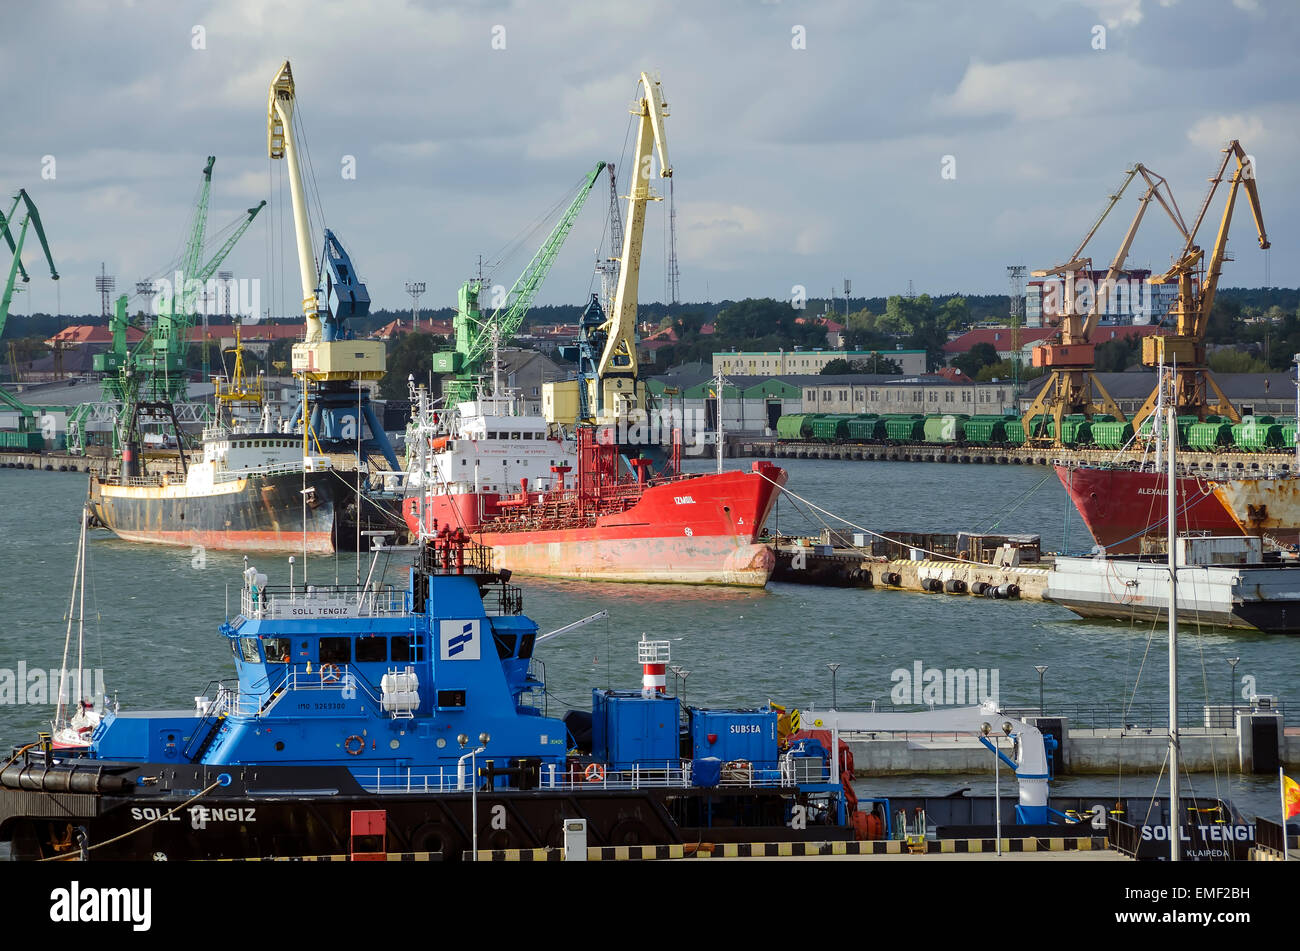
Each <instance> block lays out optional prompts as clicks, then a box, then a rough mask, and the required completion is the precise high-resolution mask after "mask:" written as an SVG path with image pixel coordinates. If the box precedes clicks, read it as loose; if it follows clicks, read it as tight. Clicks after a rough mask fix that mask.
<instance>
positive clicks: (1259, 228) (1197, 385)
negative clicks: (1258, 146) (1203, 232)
mask: <svg viewBox="0 0 1300 951" xmlns="http://www.w3.org/2000/svg"><path fill="white" fill-rule="evenodd" d="M1234 159H1235V160H1236V164H1235V166H1234V167H1233V170H1232V177H1231V179H1230V180H1229V182H1228V199H1227V201H1226V202H1225V204H1224V207H1223V217H1222V218H1221V219H1220V221H1219V232H1218V235H1217V236H1216V237H1215V241H1214V248H1213V250H1212V251H1211V252H1210V260H1209V263H1208V265H1207V263H1206V261H1205V252H1204V250H1202V249H1201V248H1200V247H1199V246H1197V244H1196V233H1197V232H1198V231H1199V230H1200V227H1201V222H1202V221H1204V220H1205V213H1206V212H1207V211H1208V210H1209V207H1210V201H1211V200H1212V199H1213V198H1214V193H1215V192H1216V191H1217V190H1218V188H1219V185H1221V184H1222V183H1223V178H1224V174H1225V173H1226V172H1227V170H1228V163H1229V162H1232V161H1233V160H1234ZM1243 186H1244V187H1245V189H1246V196H1247V198H1248V199H1249V201H1250V211H1251V214H1252V215H1253V216H1254V218H1255V232H1256V236H1257V237H1258V239H1259V246H1260V248H1261V250H1267V249H1268V247H1269V241H1268V232H1266V231H1265V230H1264V215H1263V212H1262V211H1261V210H1260V205H1259V190H1258V189H1257V188H1256V183H1255V168H1254V165H1253V163H1252V162H1251V158H1250V156H1249V155H1247V154H1246V151H1245V149H1243V148H1242V147H1241V143H1240V142H1239V141H1238V140H1237V139H1233V140H1232V141H1231V142H1229V143H1228V144H1227V146H1225V147H1224V149H1223V160H1222V161H1221V162H1220V163H1219V168H1218V171H1217V172H1216V173H1215V174H1214V177H1213V178H1211V179H1210V188H1209V191H1207V192H1206V194H1205V200H1204V201H1202V202H1201V210H1200V212H1199V213H1198V214H1197V216H1196V221H1195V222H1194V223H1193V224H1192V227H1191V229H1190V230H1189V231H1187V233H1186V241H1185V243H1184V245H1183V250H1182V254H1181V256H1180V257H1179V259H1178V260H1177V261H1175V262H1174V264H1173V266H1172V267H1171V268H1170V269H1169V270H1167V271H1165V273H1163V274H1156V275H1153V276H1152V277H1151V278H1149V279H1148V282H1149V283H1151V284H1168V283H1173V282H1176V283H1177V285H1178V297H1177V299H1176V300H1175V301H1174V303H1173V306H1172V307H1170V309H1169V313H1170V316H1171V317H1173V319H1174V332H1173V333H1172V334H1168V335H1166V336H1158V337H1157V336H1152V337H1145V338H1144V339H1143V340H1142V363H1143V364H1144V365H1146V366H1149V367H1159V366H1165V367H1169V368H1171V369H1172V372H1173V377H1174V380H1173V383H1174V393H1173V400H1174V407H1175V410H1176V412H1177V413H1178V415H1180V416H1182V415H1187V416H1196V417H1199V418H1200V419H1204V418H1205V416H1206V415H1207V414H1208V413H1210V412H1214V413H1217V414H1218V415H1220V416H1226V417H1228V418H1229V419H1231V420H1232V421H1233V422H1234V423H1238V422H1241V414H1240V413H1239V412H1237V408H1236V407H1235V406H1233V405H1232V401H1231V400H1229V399H1228V397H1227V396H1225V395H1224V393H1223V390H1222V389H1220V388H1219V384H1218V383H1217V382H1215V379H1214V375H1213V374H1212V373H1211V372H1210V370H1209V368H1208V367H1207V366H1206V359H1205V357H1206V353H1205V332H1206V330H1207V329H1208V328H1209V324H1210V312H1211V311H1212V310H1213V308H1214V296H1215V293H1216V292H1217V291H1218V288H1219V276H1220V274H1221V273H1222V271H1223V262H1224V261H1230V260H1232V259H1231V258H1230V257H1229V256H1228V253H1227V251H1228V229H1229V227H1230V225H1231V224H1232V211H1233V207H1234V206H1235V205H1236V201H1237V192H1238V190H1239V189H1240V188H1242V187H1243ZM1159 390H1160V386H1159V383H1157V385H1156V388H1155V389H1154V390H1152V392H1151V395H1150V396H1148V397H1147V400H1146V402H1145V403H1144V404H1143V405H1142V408H1141V409H1140V410H1138V412H1137V415H1136V416H1134V417H1133V427H1134V429H1137V428H1138V427H1140V426H1141V425H1142V423H1143V422H1144V421H1145V420H1146V418H1147V417H1148V416H1150V415H1151V413H1152V412H1153V411H1154V410H1155V407H1156V402H1157V400H1158V399H1159ZM1211 390H1212V391H1213V392H1214V395H1215V397H1217V402H1216V403H1213V404H1211V402H1210V399H1209V391H1211Z"/></svg>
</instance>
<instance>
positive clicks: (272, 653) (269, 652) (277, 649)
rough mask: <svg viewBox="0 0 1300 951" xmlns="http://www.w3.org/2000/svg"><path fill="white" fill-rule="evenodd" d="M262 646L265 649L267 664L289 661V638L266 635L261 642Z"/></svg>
mask: <svg viewBox="0 0 1300 951" xmlns="http://www.w3.org/2000/svg"><path fill="white" fill-rule="evenodd" d="M262 647H263V649H264V650H265V651H266V662H267V663H268V664H287V663H289V638H287V637H268V638H267V639H266V640H264V641H263V642H262Z"/></svg>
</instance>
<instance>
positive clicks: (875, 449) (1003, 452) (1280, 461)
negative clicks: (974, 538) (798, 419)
mask: <svg viewBox="0 0 1300 951" xmlns="http://www.w3.org/2000/svg"><path fill="white" fill-rule="evenodd" d="M727 448H728V455H733V456H755V457H761V458H764V459H840V460H844V461H853V462H947V463H959V464H968V465H1010V466H1050V465H1052V464H1054V463H1056V462H1068V463H1080V464H1087V465H1102V464H1109V465H1114V464H1119V465H1123V464H1126V463H1130V462H1140V461H1142V453H1141V452H1127V453H1120V452H1116V451H1115V450H1112V449H1072V450H1071V449H1024V448H1019V449H1014V448H1005V447H980V446H951V445H949V446H945V445H924V444H918V445H900V446H887V445H861V444H855V443H819V442H811V441H809V442H786V441H782V440H777V439H769V438H753V437H750V438H744V437H732V438H731V439H729V441H728V447H727ZM1178 459H1179V463H1180V464H1181V466H1182V468H1183V469H1184V470H1186V471H1189V472H1199V473H1202V474H1205V475H1208V476H1229V475H1241V474H1243V473H1247V472H1267V471H1269V470H1272V471H1274V472H1287V473H1289V472H1290V471H1291V468H1292V466H1293V465H1294V463H1295V454H1294V453H1293V452H1222V453H1216V452H1190V451H1187V450H1180V451H1179V453H1178Z"/></svg>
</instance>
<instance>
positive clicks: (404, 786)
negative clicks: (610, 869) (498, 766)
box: [353, 763, 826, 793]
mask: <svg viewBox="0 0 1300 951" xmlns="http://www.w3.org/2000/svg"><path fill="white" fill-rule="evenodd" d="M591 765H595V766H597V767H598V768H596V769H592V768H590V766H586V767H584V766H583V765H581V764H578V765H571V766H570V767H569V768H568V769H567V770H566V769H565V768H563V767H559V766H554V765H551V766H545V767H543V768H542V769H541V772H540V774H539V775H538V777H537V782H536V784H535V786H530V788H536V789H548V790H549V789H554V790H560V791H568V792H582V791H587V792H591V791H593V790H597V789H601V790H605V789H613V790H635V789H688V788H690V787H691V786H692V782H693V780H692V771H691V765H690V763H681V764H680V765H677V766H668V767H663V768H654V767H644V766H633V767H631V768H628V769H614V768H613V767H606V766H605V765H603V764H591ZM823 772H825V771H824V770H823ZM467 773H468V771H467ZM353 775H354V776H356V778H357V781H358V782H359V783H360V784H361V785H362V787H363V788H365V790H366V791H367V792H373V793H449V792H456V791H458V790H460V791H465V790H468V789H469V788H470V784H472V783H473V781H474V780H473V777H472V776H468V775H467V777H466V778H465V785H464V786H462V785H461V776H460V773H459V771H458V770H457V768H456V767H455V766H439V767H436V768H435V767H428V768H421V767H414V766H408V767H389V768H383V767H377V768H375V769H373V770H370V769H365V770H357V771H354V773H353ZM824 781H826V780H825V777H824V776H820V777H808V776H797V775H796V774H795V773H792V772H789V771H787V770H784V769H780V768H778V769H769V768H762V769H760V768H755V767H753V766H752V765H750V764H743V765H741V764H728V765H724V767H723V769H722V775H721V778H720V780H719V782H718V787H719V788H724V789H754V788H775V787H781V786H792V785H796V784H797V783H799V782H824ZM484 788H485V786H484V781H483V780H480V781H479V789H480V790H482V789H484Z"/></svg>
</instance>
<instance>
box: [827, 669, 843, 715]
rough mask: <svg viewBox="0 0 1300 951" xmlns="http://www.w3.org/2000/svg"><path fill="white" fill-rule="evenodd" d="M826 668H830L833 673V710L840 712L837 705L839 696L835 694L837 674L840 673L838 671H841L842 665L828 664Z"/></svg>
mask: <svg viewBox="0 0 1300 951" xmlns="http://www.w3.org/2000/svg"><path fill="white" fill-rule="evenodd" d="M826 666H827V667H829V668H830V671H831V709H832V710H838V709H839V705H838V704H837V703H836V700H837V699H838V698H837V695H836V693H835V672H836V671H838V670H839V669H840V665H839V664H827V665H826Z"/></svg>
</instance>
